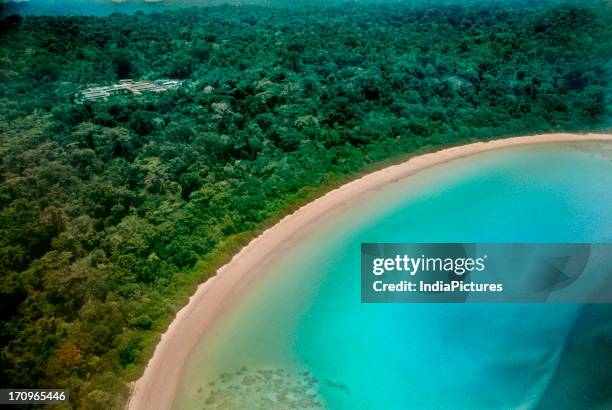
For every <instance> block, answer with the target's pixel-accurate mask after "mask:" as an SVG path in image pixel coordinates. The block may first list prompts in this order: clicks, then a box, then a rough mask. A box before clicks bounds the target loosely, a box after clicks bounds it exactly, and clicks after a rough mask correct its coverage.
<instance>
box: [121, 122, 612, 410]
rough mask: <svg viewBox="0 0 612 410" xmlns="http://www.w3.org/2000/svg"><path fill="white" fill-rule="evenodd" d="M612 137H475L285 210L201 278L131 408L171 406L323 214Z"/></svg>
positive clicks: (134, 393)
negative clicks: (394, 189) (432, 175)
mask: <svg viewBox="0 0 612 410" xmlns="http://www.w3.org/2000/svg"><path fill="white" fill-rule="evenodd" d="M585 141H612V134H559V133H555V134H543V135H534V136H524V137H513V138H505V139H498V140H492V141H489V142H475V143H470V144H467V145H462V146H456V147H452V148H447V149H442V150H440V151H436V152H433V153H427V154H423V155H418V156H415V157H412V158H410V159H408V160H406V161H404V162H402V163H400V164H397V165H391V166H389V167H386V168H383V169H381V170H378V171H374V172H372V173H369V174H366V175H364V176H362V177H361V178H358V179H355V180H353V181H351V182H348V183H347V184H344V185H342V186H341V187H339V188H337V189H334V190H332V191H330V192H328V193H327V194H325V195H323V196H321V197H319V198H318V199H316V200H314V201H312V202H310V203H308V204H306V205H304V206H303V207H301V208H299V209H298V210H296V211H295V212H294V213H292V214H290V215H288V216H285V217H284V218H283V219H282V220H280V221H279V222H278V223H277V224H275V225H273V226H272V227H270V228H269V229H267V230H265V231H264V232H263V233H262V234H261V235H259V236H258V237H257V238H255V239H253V240H252V241H250V242H249V243H248V245H246V246H245V247H244V248H242V249H241V250H240V252H238V253H237V254H236V255H235V256H234V257H233V258H232V259H231V260H230V261H229V262H228V263H227V264H225V265H224V266H222V267H221V268H220V269H218V271H217V274H216V275H215V276H213V277H211V278H210V279H208V280H206V281H205V282H203V283H202V284H200V285H199V286H198V288H197V290H196V291H195V293H194V294H193V295H192V296H191V297H190V299H189V302H188V303H187V304H186V305H185V306H184V307H183V308H182V309H181V310H180V311H179V312H178V313H177V315H176V316H175V318H174V320H173V321H172V322H171V324H170V326H169V327H168V329H167V330H166V332H165V333H164V334H163V335H162V336H161V340H160V341H159V343H158V345H157V347H156V348H155V351H154V353H153V356H152V357H151V359H150V360H149V362H148V364H147V366H146V367H145V370H144V374H143V375H142V376H141V377H140V379H138V380H137V381H136V382H135V383H134V384H133V389H132V392H131V395H130V397H129V400H128V402H127V406H126V407H127V408H129V409H133V410H140V409H169V408H171V406H172V403H173V400H174V397H175V394H176V389H177V387H178V384H179V381H180V377H181V374H182V371H183V368H184V365H185V364H186V362H187V360H188V358H189V355H190V353H191V351H192V350H193V348H194V347H195V345H196V344H197V342H198V341H199V339H200V337H201V336H202V334H203V333H204V332H206V331H207V330H208V329H209V328H210V327H211V325H212V324H213V323H214V322H215V321H216V318H217V317H218V316H219V315H220V313H222V312H223V311H224V310H225V309H226V308H228V307H231V305H232V303H231V302H232V300H236V298H237V297H240V295H241V294H242V293H243V292H244V291H246V290H247V289H248V288H249V285H250V283H252V281H254V280H257V278H258V276H261V274H262V273H264V272H265V271H266V267H267V266H268V265H269V264H270V263H272V262H273V261H274V260H275V259H276V258H277V257H278V253H279V252H278V249H279V248H288V247H291V245H292V244H293V243H295V242H297V241H299V240H300V239H301V237H303V235H305V234H307V233H308V232H309V231H310V230H312V229H314V228H315V227H316V226H318V225H319V224H320V221H319V219H321V218H323V217H329V215H330V214H332V213H333V212H334V211H338V210H339V209H342V208H344V207H347V206H350V203H351V201H352V200H354V199H356V198H358V197H360V196H362V195H365V194H367V193H369V192H371V191H372V190H375V189H378V188H380V187H383V186H385V185H387V184H389V183H392V182H394V181H397V180H398V179H402V178H405V177H408V176H410V175H412V174H414V173H417V172H419V171H422V170H424V169H427V168H430V167H432V166H435V165H439V164H442V163H445V162H448V161H452V160H455V159H459V158H462V157H466V156H470V155H475V154H478V153H481V152H486V151H492V150H499V149H503V148H510V147H514V146H521V145H531V144H543V143H563V142H585Z"/></svg>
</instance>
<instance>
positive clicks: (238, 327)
mask: <svg viewBox="0 0 612 410" xmlns="http://www.w3.org/2000/svg"><path fill="white" fill-rule="evenodd" d="M611 175H612V144H610V143H595V142H593V143H579V144H570V143H564V144H547V145H533V146H524V147H515V148H508V149H503V150H499V151H494V152H486V153H481V154H477V155H474V156H470V157H466V158H462V159H458V160H454V161H451V162H449V163H446V164H443V165H439V166H436V167H433V168H431V169H428V170H426V171H422V172H420V173H418V174H415V175H413V176H411V177H408V178H406V179H403V180H400V181H397V182H395V183H393V184H390V185H388V186H386V187H384V188H382V189H379V190H377V191H375V192H372V193H370V194H369V196H368V197H367V198H364V199H363V200H359V201H355V203H354V204H352V205H351V206H350V207H348V208H347V209H346V211H344V212H343V213H342V215H340V216H339V217H334V218H333V220H329V221H325V223H322V226H321V227H320V228H319V229H317V230H316V231H315V232H313V233H311V234H309V235H308V236H307V237H305V238H302V240H301V241H300V242H299V245H298V246H295V247H293V248H291V249H290V250H288V251H286V252H285V254H284V255H283V257H282V258H280V259H279V260H278V261H277V262H276V263H275V264H274V266H273V267H272V268H271V269H270V270H269V272H268V273H267V274H266V275H265V277H263V278H262V279H261V280H259V281H257V283H256V285H255V286H254V287H253V288H252V289H251V290H250V291H249V292H248V294H246V295H245V296H244V297H243V298H241V299H240V300H236V301H235V303H234V305H233V308H232V309H230V310H229V311H227V312H225V313H224V314H223V315H222V316H221V317H220V319H219V320H218V322H217V323H216V324H215V325H214V326H213V327H212V328H211V329H210V330H209V331H208V332H207V333H206V334H205V335H204V336H203V337H202V338H201V340H200V341H199V344H198V346H197V348H196V349H195V350H194V351H193V352H192V354H191V357H190V360H189V364H188V365H187V367H186V368H185V370H184V373H183V376H182V380H181V384H180V387H179V391H178V394H177V398H176V400H175V404H174V408H175V409H202V408H219V409H231V408H236V409H238V408H319V407H322V408H331V409H374V408H385V409H405V408H421V409H430V408H431V409H434V408H435V409H446V408H453V409H478V408H482V409H491V408H500V409H501V408H503V409H508V408H514V409H530V408H551V409H553V408H554V409H564V408H568V409H570V408H597V407H598V406H599V407H600V408H605V407H607V406H610V404H611V402H610V398H611V397H612V391H611V390H610V389H611V387H610V386H609V383H606V382H605V380H609V375H610V374H611V373H610V372H611V371H612V361H611V360H610V358H612V347H611V346H612V326H611V323H612V306H611V305H600V306H583V305H545V304H498V305H492V304H362V303H360V244H361V243H362V242H503V243H506V242H612V214H611V212H610V204H612V179H611V178H610V177H611Z"/></svg>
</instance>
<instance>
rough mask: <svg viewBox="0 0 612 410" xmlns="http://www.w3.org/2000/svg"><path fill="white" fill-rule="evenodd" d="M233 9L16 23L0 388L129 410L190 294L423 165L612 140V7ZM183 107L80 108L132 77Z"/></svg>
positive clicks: (1, 220)
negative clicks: (333, 203)
mask: <svg viewBox="0 0 612 410" xmlns="http://www.w3.org/2000/svg"><path fill="white" fill-rule="evenodd" d="M528 4H529V3H528V2H526V3H525V4H524V5H523V6H521V7H511V6H510V5H508V4H502V5H496V4H495V3H487V4H483V5H480V6H478V5H471V6H469V7H461V6H459V5H449V6H443V5H438V6H436V5H424V4H423V5H419V6H409V5H402V4H388V5H376V6H363V5H359V4H346V5H342V6H336V5H334V6H333V7H328V8H319V9H300V8H295V9H276V8H260V7H256V6H242V7H239V8H238V7H231V6H219V7H211V8H206V9H202V8H198V9H195V8H194V9H181V10H175V11H166V12H164V13H153V14H145V13H142V12H137V13H135V14H133V15H127V14H112V15H109V16H106V17H85V16H72V17H62V16H56V17H44V16H27V17H20V16H7V17H5V18H3V19H2V20H1V21H0V107H1V108H0V231H1V235H0V272H1V275H2V280H1V282H0V315H1V319H0V320H1V325H0V346H1V356H0V357H1V366H0V367H1V378H0V380H1V385H2V387H19V388H25V387H29V388H35V387H36V388H67V389H70V396H71V407H72V408H79V409H111V408H122V406H123V404H124V402H125V400H126V397H127V394H128V391H129V387H128V382H130V381H133V380H135V379H136V378H138V376H139V375H140V374H141V372H142V370H143V366H144V365H145V364H146V361H147V359H148V358H149V357H150V355H151V354H152V351H153V349H154V347H155V344H156V342H157V341H158V340H159V336H160V334H161V333H162V332H163V331H164V329H165V328H166V327H167V325H168V324H169V322H170V320H171V319H172V317H173V316H174V314H175V313H176V312H177V311H178V309H180V307H181V306H182V305H184V304H185V303H186V301H187V297H188V296H189V295H190V294H191V293H192V292H193V291H194V289H195V286H196V285H197V284H198V283H200V282H201V281H203V280H205V279H206V278H207V277H208V276H210V275H213V274H214V272H215V270H216V268H218V267H219V266H220V265H221V264H223V263H224V262H225V261H227V260H228V258H229V257H230V256H231V255H232V253H234V252H235V251H236V250H237V249H239V248H240V247H241V246H243V245H244V244H245V243H246V242H248V240H249V239H251V238H252V237H254V236H255V235H257V233H259V232H261V230H262V229H264V228H265V227H266V226H269V225H270V224H271V223H273V222H274V221H276V220H278V219H279V218H280V217H282V216H283V215H285V214H286V213H287V212H290V211H291V210H293V209H295V208H296V207H298V206H300V205H302V204H304V203H305V202H307V201H308V200H311V199H313V198H314V197H316V196H317V195H320V194H321V193H323V192H325V191H326V190H329V189H331V188H333V187H335V186H337V185H338V184H340V183H342V182H343V181H346V180H347V179H349V178H352V177H354V176H355V175H357V174H358V173H361V172H365V171H367V170H370V169H373V168H376V167H380V166H382V165H383V164H387V163H390V162H393V161H397V160H399V159H400V158H406V156H409V155H413V154H415V153H418V152H425V151H429V150H433V149H436V148H439V147H442V146H449V145H456V144H462V143H466V142H469V141H475V140H486V139H490V138H497V137H503V136H510V135H521V134H532V133H540V132H550V131H587V130H588V131H598V130H605V129H607V130H609V129H610V128H611V127H612V115H611V114H612V111H611V110H612V101H611V98H612V90H611V87H610V79H611V78H612V64H611V63H610V61H612V60H611V57H612V6H610V4H609V3H606V2H604V1H601V2H589V4H588V5H584V6H579V5H563V4H554V5H546V4H544V3H539V4H536V5H528ZM125 78H132V79H134V80H141V79H143V80H146V79H150V80H155V79H159V78H176V79H181V80H184V82H183V85H182V86H181V87H180V88H179V89H178V90H171V91H168V92H164V93H159V94H143V95H140V96H117V97H112V98H109V99H107V100H97V101H85V102H84V103H79V102H78V101H77V99H76V98H75V95H76V94H77V93H79V92H80V91H82V90H83V89H85V88H87V87H91V86H95V85H107V84H110V83H112V82H116V81H118V80H120V79H125Z"/></svg>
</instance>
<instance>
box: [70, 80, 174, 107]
mask: <svg viewBox="0 0 612 410" xmlns="http://www.w3.org/2000/svg"><path fill="white" fill-rule="evenodd" d="M182 84H183V82H182V81H179V80H169V79H160V80H156V81H153V82H150V81H134V80H132V79H131V78H128V79H125V80H119V82H118V83H117V84H112V85H109V86H105V87H92V88H87V89H85V90H83V91H82V92H81V93H79V94H77V96H76V97H77V98H76V100H77V101H78V102H83V101H92V100H99V99H106V98H108V97H112V96H115V95H122V94H125V95H141V94H142V93H145V92H154V93H159V92H162V91H168V90H175V89H177V88H179V87H180V86H181V85H182Z"/></svg>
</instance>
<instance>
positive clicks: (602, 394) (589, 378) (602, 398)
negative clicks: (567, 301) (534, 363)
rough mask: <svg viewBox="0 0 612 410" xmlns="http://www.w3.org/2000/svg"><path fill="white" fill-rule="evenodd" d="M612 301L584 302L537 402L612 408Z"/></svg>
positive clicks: (549, 405) (541, 405)
mask: <svg viewBox="0 0 612 410" xmlns="http://www.w3.org/2000/svg"><path fill="white" fill-rule="evenodd" d="M611 375H612V305H608V304H605V305H603V304H602V305H584V306H583V308H582V309H581V312H580V316H579V317H578V320H577V321H576V323H575V325H574V328H573V329H572V331H571V332H570V334H569V335H568V338H567V341H566V345H565V349H564V351H563V353H562V354H561V357H560V359H559V364H558V366H557V369H556V371H555V374H554V375H553V376H552V378H551V380H550V383H549V385H548V387H547V389H546V390H545V391H544V393H543V395H542V398H541V399H540V402H539V403H538V406H537V407H536V408H537V409H539V410H548V409H555V410H560V409H575V408H584V409H587V408H588V409H610V408H612V383H610V377H611Z"/></svg>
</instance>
